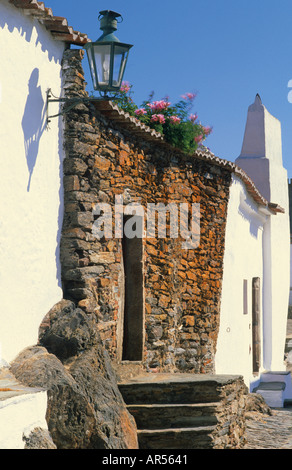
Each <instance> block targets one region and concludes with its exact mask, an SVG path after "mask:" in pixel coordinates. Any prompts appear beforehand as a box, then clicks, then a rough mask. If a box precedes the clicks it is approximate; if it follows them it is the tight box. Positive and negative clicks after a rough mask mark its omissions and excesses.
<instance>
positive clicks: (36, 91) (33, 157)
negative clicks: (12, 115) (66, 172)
mask: <svg viewBox="0 0 292 470" xmlns="http://www.w3.org/2000/svg"><path fill="white" fill-rule="evenodd" d="M38 81H39V69H38V68H35V69H34V70H33V71H32V73H31V75H30V78H29V81H28V97H27V100H26V104H25V108H24V113H23V118H22V121H21V126H22V131H23V138H24V148H25V157H26V162H27V167H28V171H29V179H28V184H27V191H29V190H30V185H31V179H32V174H33V171H34V169H35V165H36V161H37V157H38V153H39V145H40V139H41V136H42V134H43V132H44V130H45V128H46V110H45V101H44V99H43V96H42V91H41V87H40V86H38Z"/></svg>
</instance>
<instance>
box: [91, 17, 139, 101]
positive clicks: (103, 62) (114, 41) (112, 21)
mask: <svg viewBox="0 0 292 470" xmlns="http://www.w3.org/2000/svg"><path fill="white" fill-rule="evenodd" d="M118 18H122V16H121V15H120V14H119V13H116V12H114V11H111V10H103V11H101V12H100V14H99V17H98V19H99V20H100V29H101V30H102V31H103V34H102V35H101V36H100V38H99V39H97V41H95V42H88V43H87V44H86V45H85V46H84V48H85V49H86V52H87V57H88V62H89V66H90V72H91V77H92V81H93V86H94V89H95V90H98V91H99V92H100V94H101V95H102V96H103V97H104V98H105V97H107V93H108V92H118V91H119V89H120V87H121V84H122V80H123V76H124V72H125V68H126V64H127V60H128V56H129V51H130V49H131V47H133V46H132V45H130V44H125V43H122V42H120V41H119V39H118V38H117V37H116V36H115V35H114V31H116V30H117V19H118Z"/></svg>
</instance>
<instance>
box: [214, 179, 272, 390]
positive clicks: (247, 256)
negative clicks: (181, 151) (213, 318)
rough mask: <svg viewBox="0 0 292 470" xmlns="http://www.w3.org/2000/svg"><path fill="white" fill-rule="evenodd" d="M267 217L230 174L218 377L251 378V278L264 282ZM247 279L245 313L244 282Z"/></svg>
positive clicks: (240, 182)
mask: <svg viewBox="0 0 292 470" xmlns="http://www.w3.org/2000/svg"><path fill="white" fill-rule="evenodd" d="M266 217H267V216H266V215H264V214H261V213H260V212H259V211H258V206H257V204H256V203H255V202H254V201H253V199H252V198H251V197H250V196H249V194H248V193H247V190H246V187H245V185H244V184H243V182H242V181H241V179H239V178H238V177H237V176H235V175H233V177H232V185H231V187H230V197H229V204H228V213H227V225H226V238H225V254H224V272H223V283H222V297H221V313H220V329H219V336H218V342H217V353H216V361H215V368H216V373H217V374H241V375H243V377H244V379H245V382H246V383H247V384H249V380H250V377H251V375H252V278H253V277H259V278H260V279H261V285H262V281H263V260H262V243H263V225H264V223H265V220H266ZM244 280H247V293H248V295H247V314H244V308H243V282H244Z"/></svg>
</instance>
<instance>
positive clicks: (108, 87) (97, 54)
mask: <svg viewBox="0 0 292 470" xmlns="http://www.w3.org/2000/svg"><path fill="white" fill-rule="evenodd" d="M98 19H99V20H100V29H101V30H102V31H103V34H102V35H101V37H100V38H99V39H97V41H95V42H90V41H89V42H88V43H87V44H86V45H85V46H84V48H85V50H86V52H87V58H88V61H89V68H90V72H91V78H92V82H93V87H94V89H95V90H97V91H99V93H100V95H101V96H100V97H98V98H97V97H88V98H79V97H74V98H57V97H53V98H52V96H53V94H52V91H51V89H48V90H47V124H48V123H49V122H50V119H51V118H53V117H57V116H60V115H62V114H64V113H66V112H68V111H70V109H72V108H73V107H74V106H76V105H77V104H79V103H82V102H86V101H87V102H88V101H94V100H109V99H111V96H109V95H108V93H113V94H116V93H117V92H118V91H119V90H120V88H121V85H122V80H123V76H124V72H125V68H126V64H127V60H128V56H129V50H130V49H131V47H133V46H132V45H131V44H125V43H122V42H120V41H119V39H118V38H117V37H116V36H115V35H114V34H113V33H114V31H116V30H117V23H118V19H121V20H122V16H121V15H120V14H119V13H116V12H114V11H111V10H103V11H101V12H100V13H99V17H98ZM51 102H62V103H64V104H65V106H64V107H63V109H62V111H61V112H60V113H58V114H55V115H53V116H49V112H48V107H49V103H51Z"/></svg>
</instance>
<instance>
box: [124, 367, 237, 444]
mask: <svg viewBox="0 0 292 470" xmlns="http://www.w3.org/2000/svg"><path fill="white" fill-rule="evenodd" d="M237 380H238V379H237V378H232V377H230V376H215V375H214V376H208V375H207V376H206V375H194V374H147V375H144V376H140V377H136V378H132V379H129V380H126V379H125V380H123V381H122V382H120V383H119V389H120V391H121V393H122V395H123V398H124V401H125V403H126V405H127V409H128V411H129V412H130V413H131V414H132V415H133V416H134V418H135V421H136V424H137V428H138V441H139V448H140V449H211V448H225V447H227V448H228V447H229V448H231V447H232V446H233V445H234V446H235V447H240V442H239V441H240V437H239V440H238V442H236V443H235V441H236V439H235V440H234V438H233V436H232V433H233V431H234V432H235V433H236V431H235V426H234V423H236V421H237V423H238V426H239V427H240V426H241V419H242V414H241V411H239V407H236V406H234V405H235V403H233V405H232V403H231V400H230V398H231V396H232V397H233V399H232V401H233V400H234V401H235V402H236V400H237V399H238V398H239V399H240V397H241V393H242V392H241V390H240V391H239V393H237V392H238V390H239V389H241V385H240V386H239V387H238V386H236V385H235V384H236V383H237ZM227 389H228V390H229V392H230V393H229V392H227V393H226V390H227ZM231 390H232V391H231ZM227 396H228V397H229V398H227ZM231 406H233V407H234V410H233V411H230V410H231ZM243 427H244V426H243ZM239 434H240V432H239ZM231 442H233V444H231Z"/></svg>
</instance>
